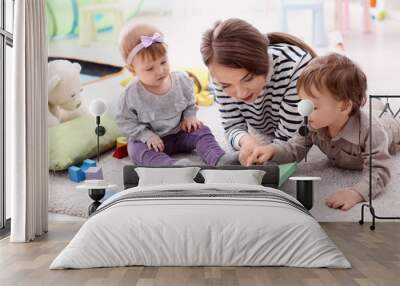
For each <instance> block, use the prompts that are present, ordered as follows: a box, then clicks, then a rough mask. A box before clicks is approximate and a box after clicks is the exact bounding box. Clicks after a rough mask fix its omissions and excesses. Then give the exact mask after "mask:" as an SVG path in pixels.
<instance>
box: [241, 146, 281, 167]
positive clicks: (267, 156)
mask: <svg viewBox="0 0 400 286" xmlns="http://www.w3.org/2000/svg"><path fill="white" fill-rule="evenodd" d="M274 155H275V149H274V147H272V146H271V145H270V144H269V145H258V146H256V147H255V148H254V149H253V150H252V152H251V154H250V155H249V157H248V158H247V162H246V166H250V165H253V164H256V165H261V164H264V163H266V162H268V161H269V160H271V159H272V158H273V157H274Z"/></svg>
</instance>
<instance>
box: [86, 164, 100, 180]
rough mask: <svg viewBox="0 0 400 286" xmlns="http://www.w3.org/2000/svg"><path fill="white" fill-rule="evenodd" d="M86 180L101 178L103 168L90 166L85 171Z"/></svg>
mask: <svg viewBox="0 0 400 286" xmlns="http://www.w3.org/2000/svg"><path fill="white" fill-rule="evenodd" d="M85 175H86V180H103V179H104V178H103V170H102V169H101V167H90V168H89V169H87V170H86V171H85Z"/></svg>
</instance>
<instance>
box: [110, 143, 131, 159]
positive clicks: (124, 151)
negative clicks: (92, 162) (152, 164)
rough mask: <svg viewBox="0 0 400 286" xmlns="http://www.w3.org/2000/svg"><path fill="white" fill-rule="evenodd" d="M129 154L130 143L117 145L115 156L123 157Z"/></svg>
mask: <svg viewBox="0 0 400 286" xmlns="http://www.w3.org/2000/svg"><path fill="white" fill-rule="evenodd" d="M127 156H128V145H124V146H121V147H117V148H116V149H115V151H114V154H113V157H115V158H117V159H122V158H125V157H127Z"/></svg>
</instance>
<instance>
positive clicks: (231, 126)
mask: <svg viewBox="0 0 400 286" xmlns="http://www.w3.org/2000/svg"><path fill="white" fill-rule="evenodd" d="M268 54H269V57H270V64H271V68H270V71H269V72H268V75H267V84H266V86H264V88H263V91H262V93H263V94H262V95H260V96H258V97H257V99H256V101H255V102H253V103H246V102H242V101H239V100H237V99H235V98H233V97H230V96H227V95H225V94H224V92H223V89H222V88H221V87H220V86H219V85H217V84H216V83H213V84H212V90H213V93H214V95H215V97H216V101H217V103H218V104H219V111H220V114H221V117H222V126H223V127H224V129H225V134H226V138H227V140H228V141H229V142H230V144H231V145H232V147H233V148H235V149H237V150H239V149H240V146H239V140H240V138H241V137H242V136H243V135H245V134H247V133H248V126H251V127H253V128H254V129H256V130H257V131H258V132H260V133H263V134H267V135H273V136H274V138H275V140H274V141H276V140H283V141H287V140H288V139H289V138H292V137H293V135H294V134H295V133H296V132H297V130H298V129H299V127H300V125H301V123H302V120H303V119H302V118H301V116H300V114H298V112H297V104H298V103H299V101H300V99H299V97H298V96H297V90H296V82H297V79H298V78H299V75H300V73H301V71H302V70H303V68H304V67H305V66H306V65H307V63H308V62H309V61H310V60H311V58H312V57H311V55H310V54H309V53H308V52H306V51H304V50H302V49H301V48H299V47H297V46H294V45H289V44H273V45H269V47H268Z"/></svg>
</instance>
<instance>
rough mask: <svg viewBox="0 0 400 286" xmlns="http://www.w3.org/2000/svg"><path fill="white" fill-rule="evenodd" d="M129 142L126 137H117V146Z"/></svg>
mask: <svg viewBox="0 0 400 286" xmlns="http://www.w3.org/2000/svg"><path fill="white" fill-rule="evenodd" d="M127 144H128V139H127V138H126V137H118V138H117V148H120V147H123V146H125V145H127Z"/></svg>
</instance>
